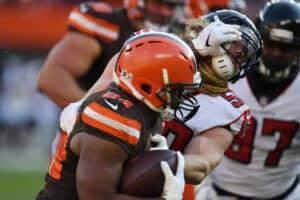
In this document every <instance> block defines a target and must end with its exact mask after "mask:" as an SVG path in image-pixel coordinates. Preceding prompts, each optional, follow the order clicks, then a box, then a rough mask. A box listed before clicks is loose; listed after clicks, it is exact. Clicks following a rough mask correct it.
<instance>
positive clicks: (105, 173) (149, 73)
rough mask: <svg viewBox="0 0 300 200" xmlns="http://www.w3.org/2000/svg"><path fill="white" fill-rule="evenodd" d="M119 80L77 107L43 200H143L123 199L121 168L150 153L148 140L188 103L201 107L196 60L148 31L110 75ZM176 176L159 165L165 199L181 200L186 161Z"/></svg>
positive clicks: (170, 38) (175, 42)
mask: <svg viewBox="0 0 300 200" xmlns="http://www.w3.org/2000/svg"><path fill="white" fill-rule="evenodd" d="M113 76H114V79H113V80H114V81H113V83H111V84H110V85H109V86H108V87H107V88H106V89H105V90H103V91H101V92H96V93H94V94H93V95H90V96H89V97H87V98H86V100H84V101H83V103H82V105H81V106H80V109H79V112H78V115H77V116H78V117H77V121H76V124H75V126H74V129H73V130H72V131H71V133H70V134H69V135H66V136H65V137H63V138H62V141H61V142H62V145H59V149H58V150H57V154H56V156H55V159H53V161H52V163H51V165H50V168H49V172H48V174H47V176H46V184H45V188H44V189H43V190H42V191H41V192H40V193H39V195H38V197H37V199H38V200H46V199H47V200H49V199H53V200H62V199H72V200H76V199H89V200H92V199H118V200H121V199H127V200H129V199H143V198H141V197H133V196H129V195H126V194H120V193H118V188H117V186H118V183H119V181H120V177H121V173H122V168H123V165H124V164H125V163H126V161H128V160H129V159H131V158H134V157H135V156H137V155H140V154H142V153H143V152H145V151H147V150H149V145H148V144H149V143H150V138H151V135H152V134H154V133H155V132H156V131H157V130H160V129H161V126H162V120H170V119H173V118H174V117H175V116H176V113H177V112H182V111H180V110H181V109H182V107H181V106H180V104H181V103H184V106H185V107H189V109H190V111H191V112H194V110H195V109H198V104H197V101H196V100H195V98H194V97H193V96H192V95H191V94H190V92H193V91H195V90H196V89H197V88H198V87H199V84H200V82H201V77H200V73H199V72H198V70H197V62H196V58H195V56H194V54H193V52H192V50H191V48H190V47H189V46H188V45H187V44H186V43H184V42H183V41H182V40H181V39H180V38H178V37H176V36H174V35H171V34H167V33H160V32H148V33H142V34H139V35H135V36H133V37H132V38H130V39H129V40H128V41H127V42H126V43H125V44H124V46H123V48H122V49H121V50H120V53H119V55H118V58H117V61H116V64H115V66H114V68H113ZM177 156H178V162H177V165H178V167H177V171H176V173H175V174H173V172H172V171H171V169H170V168H169V167H168V165H167V164H166V163H164V162H163V163H162V171H163V172H164V175H165V184H164V189H163V193H162V194H161V196H158V197H154V198H152V199H162V198H163V199H166V200H180V199H182V195H183V190H184V183H185V181H184V175H183V174H184V173H183V171H184V159H183V157H182V155H181V153H180V152H178V154H177Z"/></svg>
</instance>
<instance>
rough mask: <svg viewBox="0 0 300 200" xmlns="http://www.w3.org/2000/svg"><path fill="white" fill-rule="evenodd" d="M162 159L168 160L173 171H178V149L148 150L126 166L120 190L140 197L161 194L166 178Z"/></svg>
mask: <svg viewBox="0 0 300 200" xmlns="http://www.w3.org/2000/svg"><path fill="white" fill-rule="evenodd" d="M161 161H166V162H167V163H168V164H169V166H170V168H171V170H172V171H173V173H176V169H177V156H176V151H171V150H155V151H147V152H145V153H144V154H142V155H140V156H138V157H136V158H134V159H132V160H130V161H128V163H127V164H126V165H125V166H124V170H123V175H122V178H121V183H120V192H121V193H123V194H128V195H132V196H138V197H159V196H161V195H162V192H163V187H164V179H165V178H164V174H163V172H162V170H161V167H160V162H161Z"/></svg>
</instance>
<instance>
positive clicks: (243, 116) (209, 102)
mask: <svg viewBox="0 0 300 200" xmlns="http://www.w3.org/2000/svg"><path fill="white" fill-rule="evenodd" d="M196 99H197V101H198V103H199V104H200V107H199V109H198V111H197V112H196V113H195V115H194V116H193V117H192V118H191V119H189V120H188V121H186V122H185V125H183V124H181V123H178V122H177V121H176V120H172V121H170V122H167V123H166V125H165V127H164V130H163V135H164V136H165V137H166V138H167V142H168V145H169V146H170V149H173V150H181V151H184V148H185V146H186V145H187V144H188V142H189V141H190V139H191V138H192V137H193V136H196V135H198V134H201V133H202V132H203V131H206V130H208V129H211V128H214V127H224V126H226V127H228V128H229V129H230V130H231V131H232V132H235V133H238V132H239V131H240V130H241V129H244V128H247V127H248V125H249V122H250V110H249V107H248V106H247V105H246V104H244V103H243V101H242V100H241V99H239V98H238V97H237V96H236V95H235V94H234V93H233V92H231V91H228V92H225V93H223V94H222V95H220V96H217V97H213V96H209V95H206V94H198V95H196Z"/></svg>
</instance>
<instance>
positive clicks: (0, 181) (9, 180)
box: [0, 170, 45, 200]
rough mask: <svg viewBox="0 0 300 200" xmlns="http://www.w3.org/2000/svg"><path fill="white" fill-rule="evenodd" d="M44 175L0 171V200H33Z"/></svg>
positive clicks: (35, 172) (40, 173)
mask: <svg viewBox="0 0 300 200" xmlns="http://www.w3.org/2000/svg"><path fill="white" fill-rule="evenodd" d="M44 175H45V172H42V171H23V172H22V171H15V170H13V171H8V170H7V171H0V199H3V200H33V199H35V196H36V194H37V193H38V191H39V190H40V189H41V188H42V187H43V184H44Z"/></svg>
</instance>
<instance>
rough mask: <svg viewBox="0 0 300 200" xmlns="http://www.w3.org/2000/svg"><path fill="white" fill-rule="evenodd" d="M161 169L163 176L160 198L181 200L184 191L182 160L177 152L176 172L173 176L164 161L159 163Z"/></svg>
mask: <svg viewBox="0 0 300 200" xmlns="http://www.w3.org/2000/svg"><path fill="white" fill-rule="evenodd" d="M161 169H162V171H163V173H164V176H165V184H164V190H163V193H162V198H163V199H165V200H181V199H182V197H183V191H184V185H185V181H184V158H183V156H182V154H181V153H180V152H179V151H177V170H176V174H175V175H174V174H173V172H172V170H171V169H170V166H169V165H168V164H167V162H166V161H162V162H161Z"/></svg>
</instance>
